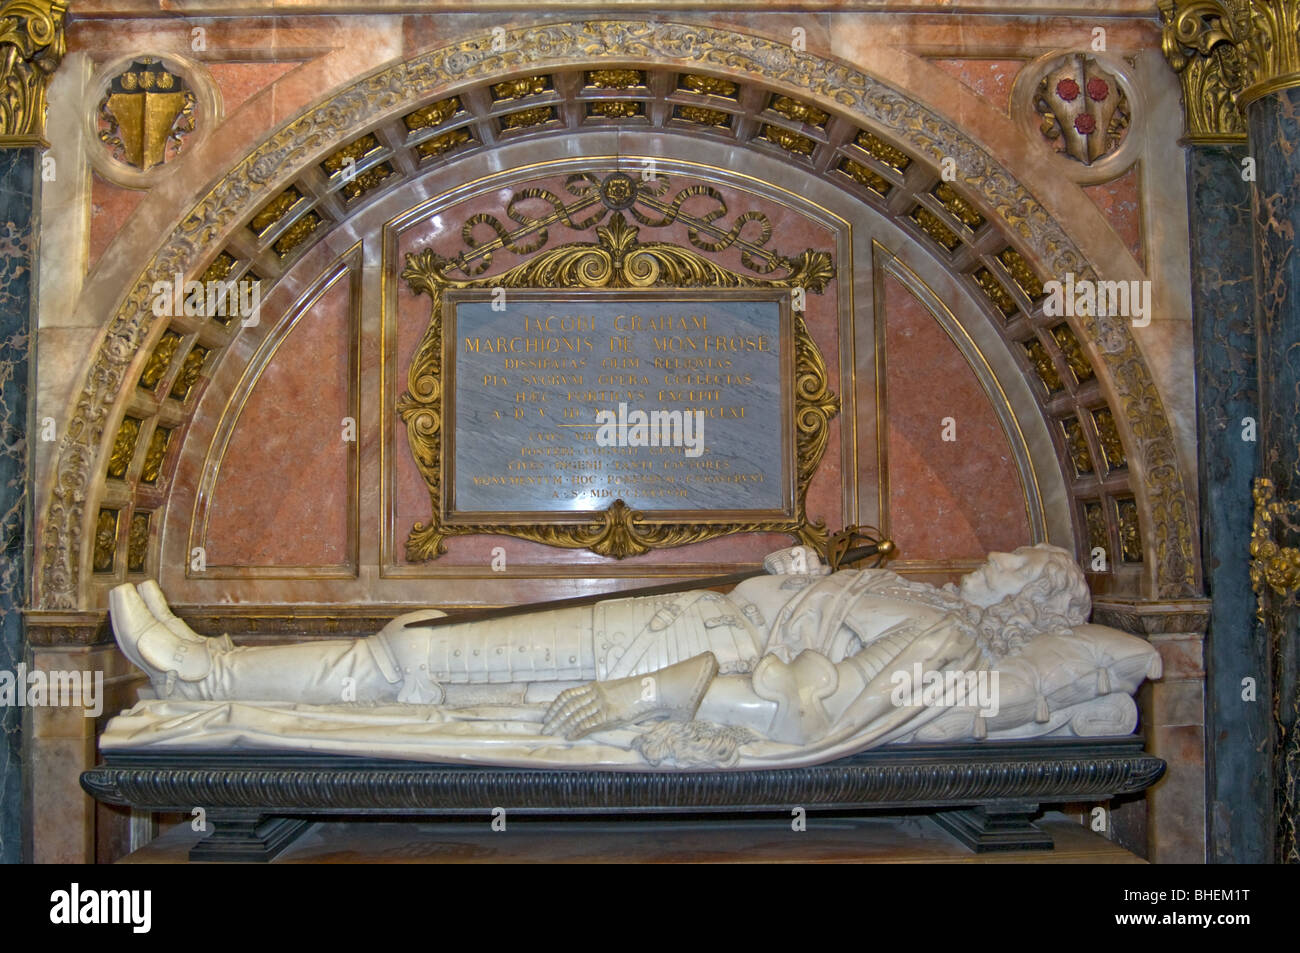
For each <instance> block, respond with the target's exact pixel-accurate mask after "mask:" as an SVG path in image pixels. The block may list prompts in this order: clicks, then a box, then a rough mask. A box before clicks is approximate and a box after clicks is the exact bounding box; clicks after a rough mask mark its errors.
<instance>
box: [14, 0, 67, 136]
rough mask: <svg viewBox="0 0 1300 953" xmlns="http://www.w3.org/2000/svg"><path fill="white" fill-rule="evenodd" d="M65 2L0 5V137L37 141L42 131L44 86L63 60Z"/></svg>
mask: <svg viewBox="0 0 1300 953" xmlns="http://www.w3.org/2000/svg"><path fill="white" fill-rule="evenodd" d="M66 11H67V4H65V3H57V2H50V0H9V2H8V3H4V4H3V5H0V50H3V51H4V56H3V58H0V71H3V78H4V92H3V94H0V137H4V138H5V139H24V140H28V141H30V140H32V139H39V138H40V137H41V136H43V135H44V133H45V84H46V83H47V82H48V81H49V78H50V74H51V73H53V72H54V70H55V69H56V68H57V67H58V65H59V62H60V61H61V60H62V59H63V53H64V51H65V46H64V42H63V15H64V13H65V12H66Z"/></svg>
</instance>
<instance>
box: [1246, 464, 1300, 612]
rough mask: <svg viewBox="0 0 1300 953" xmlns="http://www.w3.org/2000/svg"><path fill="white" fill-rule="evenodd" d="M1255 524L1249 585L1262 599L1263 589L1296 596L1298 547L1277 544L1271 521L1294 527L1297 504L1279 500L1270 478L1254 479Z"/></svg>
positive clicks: (1299, 563)
mask: <svg viewBox="0 0 1300 953" xmlns="http://www.w3.org/2000/svg"><path fill="white" fill-rule="evenodd" d="M1253 495H1254V497H1255V524H1254V526H1253V528H1252V529H1251V534H1250V584H1251V587H1252V588H1253V589H1254V590H1255V593H1256V595H1258V596H1259V597H1260V599H1261V606H1262V599H1263V596H1264V591H1265V590H1266V589H1272V590H1273V592H1275V593H1277V594H1278V595H1279V596H1283V597H1285V598H1288V599H1293V598H1295V596H1296V594H1297V593H1300V549H1297V548H1296V547H1294V546H1279V545H1278V544H1277V542H1276V541H1275V540H1274V538H1273V521H1274V520H1277V521H1278V522H1279V523H1281V524H1283V525H1284V526H1287V527H1290V528H1292V529H1295V528H1297V521H1300V503H1295V502H1281V501H1279V500H1278V499H1277V491H1276V490H1275V488H1274V486H1273V481H1272V480H1268V479H1265V478H1263V477H1260V478H1259V479H1257V480H1256V481H1255V490H1254V494H1253Z"/></svg>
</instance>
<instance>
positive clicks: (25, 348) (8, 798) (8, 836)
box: [0, 0, 66, 863]
mask: <svg viewBox="0 0 1300 953" xmlns="http://www.w3.org/2000/svg"><path fill="white" fill-rule="evenodd" d="M65 9H66V5H65V4H63V3H58V2H51V0H6V2H0V670H2V671H7V672H11V673H12V672H16V670H17V666H18V664H19V663H20V662H21V661H23V655H24V648H25V647H24V639H23V621H22V609H23V607H24V606H25V605H26V603H27V594H28V592H29V591H30V578H29V577H30V574H31V509H32V500H31V492H30V489H31V461H30V441H31V437H32V431H31V428H30V412H31V407H30V400H31V387H30V382H31V376H30V372H31V367H32V364H31V354H30V351H31V344H32V341H33V339H34V337H35V335H34V333H33V331H34V328H35V324H34V316H35V314H36V309H35V297H36V261H37V245H38V241H39V237H40V220H39V214H38V210H39V208H40V186H41V153H42V147H43V145H44V144H43V142H42V141H41V138H40V137H41V134H42V132H43V131H44V127H45V84H46V82H47V81H48V79H49V76H50V74H51V73H52V72H53V71H54V70H55V68H56V67H57V66H58V65H59V61H60V60H61V59H62V58H63V51H64V45H63V16H64V12H65ZM22 712H23V709H22V708H17V707H4V708H0V732H3V736H4V742H3V745H0V863H15V862H17V861H19V860H21V859H22V850H23V844H22V841H23V837H22V824H23V804H22V790H23V784H22V771H23V767H24V765H23V762H22Z"/></svg>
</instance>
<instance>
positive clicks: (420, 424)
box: [397, 173, 839, 562]
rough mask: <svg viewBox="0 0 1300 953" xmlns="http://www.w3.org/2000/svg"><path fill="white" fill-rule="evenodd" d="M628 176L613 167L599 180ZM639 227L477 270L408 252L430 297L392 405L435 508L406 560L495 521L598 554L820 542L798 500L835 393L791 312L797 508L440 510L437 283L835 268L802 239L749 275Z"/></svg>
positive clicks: (765, 284) (769, 281) (520, 284)
mask: <svg viewBox="0 0 1300 953" xmlns="http://www.w3.org/2000/svg"><path fill="white" fill-rule="evenodd" d="M621 181H630V180H628V179H627V177H626V176H622V175H620V174H618V173H616V174H615V175H613V176H610V178H609V179H607V180H606V184H609V183H612V182H621ZM638 231H639V229H638V228H636V227H635V226H632V225H629V224H628V222H627V219H626V218H624V216H623V213H622V211H617V212H615V213H614V214H613V216H612V217H611V218H610V220H609V223H608V225H602V226H598V227H597V229H596V235H597V241H596V242H572V243H570V244H566V245H560V246H558V247H556V248H553V249H550V250H546V251H541V252H538V253H537V254H535V255H534V256H533V257H532V258H530V259H529V260H527V261H524V262H522V263H520V264H518V265H516V266H514V267H513V268H511V269H509V270H508V271H506V272H503V273H502V274H499V275H493V276H490V277H485V278H474V279H454V278H451V277H449V276H448V274H447V272H448V271H449V270H451V269H453V268H456V269H463V268H464V267H465V263H464V262H463V261H462V262H456V261H453V260H449V259H446V258H442V257H439V256H438V255H436V254H434V253H433V251H432V250H430V249H425V250H423V251H422V252H419V253H412V254H409V255H407V262H406V268H405V269H404V270H403V272H402V277H403V278H405V279H406V281H407V282H408V283H409V284H410V286H411V288H412V290H414V291H415V292H417V293H421V292H422V293H426V294H428V295H429V296H430V297H431V298H432V299H433V309H432V313H431V316H430V319H429V326H428V328H427V329H426V331H425V334H424V337H423V338H422V339H421V341H420V344H419V347H418V348H417V350H416V353H415V357H414V358H413V359H412V361H411V368H410V371H409V374H408V381H407V387H408V389H407V391H406V393H404V394H403V395H402V396H401V398H400V399H399V400H398V404H397V412H398V414H399V415H400V416H401V418H402V420H403V421H404V422H405V424H406V428H407V438H408V441H409V443H410V447H411V452H412V454H413V455H414V457H415V461H416V466H417V467H418V468H419V470H420V474H421V475H422V476H423V477H424V481H425V484H426V486H427V487H428V490H429V495H430V499H431V501H432V504H433V515H432V518H431V519H430V521H429V522H428V523H417V524H416V525H415V527H414V528H413V529H412V530H411V534H410V536H409V538H408V539H407V544H406V558H407V559H408V560H410V561H412V562H420V561H424V560H429V559H435V558H437V557H438V556H439V555H441V554H442V553H443V552H445V551H446V547H445V545H444V540H445V539H446V538H447V537H448V536H453V535H457V536H458V535H468V534H479V533H492V534H501V535H508V536H516V537H519V538H522V539H528V540H532V541H533V542H539V543H544V544H546V545H548V546H557V547H562V548H566V549H588V550H590V551H592V552H594V553H597V554H599V555H601V556H611V557H614V558H616V559H622V558H624V557H627V556H639V555H641V554H643V553H646V552H649V551H650V550H651V549H658V548H665V547H671V546H683V545H686V544H688V543H696V542H700V541H702V540H706V539H712V538H714V537H716V536H722V535H726V534H730V533H747V532H784V533H790V534H792V535H794V536H796V537H797V538H798V539H799V540H800V542H802V543H805V544H807V545H809V546H813V547H816V549H817V551H818V552H822V551H824V549H825V545H826V527H825V525H824V524H822V523H820V522H810V521H809V520H808V519H807V516H806V513H805V509H804V504H805V500H806V497H807V493H808V484H809V482H810V481H811V479H812V476H813V474H814V473H815V472H816V470H817V465H818V464H819V463H820V462H821V458H822V455H823V454H824V453H825V452H826V443H827V440H828V439H829V436H830V421H831V419H832V418H833V417H834V416H835V415H836V414H837V413H838V412H839V398H838V397H837V396H836V395H835V394H833V393H831V391H830V389H829V388H828V386H827V380H826V362H825V360H824V359H823V357H822V355H821V352H820V351H819V350H818V349H817V345H816V344H815V343H814V342H813V340H812V337H811V336H810V335H809V334H808V329H807V327H806V326H805V324H804V322H803V319H802V318H801V317H800V316H799V315H798V314H797V313H796V314H795V315H794V322H793V324H794V349H795V371H794V388H795V456H796V468H795V472H796V478H795V479H796V483H795V500H794V518H793V519H789V520H765V521H759V522H745V523H726V524H714V523H709V524H696V523H664V522H656V521H654V520H653V519H651V518H649V517H647V516H645V515H643V514H642V513H640V512H639V511H637V510H634V509H632V508H630V507H628V506H627V505H626V504H625V503H624V502H623V501H622V500H615V501H614V503H613V504H612V505H611V506H610V507H609V508H608V509H606V510H604V511H603V513H601V514H600V516H599V518H598V519H596V520H595V521H594V522H592V523H590V524H587V525H579V526H574V525H572V524H567V523H566V524H546V523H542V524H540V525H529V526H518V525H505V524H476V525H471V526H462V525H457V526H448V525H445V524H444V523H442V522H441V517H440V514H441V512H442V505H441V503H442V490H443V474H442V472H441V446H442V439H443V425H444V418H443V394H442V382H443V379H444V378H443V367H442V347H443V332H442V324H443V305H444V292H445V291H447V290H452V289H454V290H461V289H468V288H489V287H491V288H516V289H519V288H553V289H596V288H630V289H641V288H691V289H703V288H708V289H714V288H803V289H805V291H808V292H812V293H815V294H820V293H821V292H823V291H824V290H825V288H826V285H827V283H828V282H829V281H830V280H831V279H832V278H833V277H834V267H833V265H832V263H831V260H830V256H829V255H828V254H827V253H825V252H817V251H804V252H802V253H800V254H799V255H798V256H797V257H795V258H793V259H790V258H784V257H779V258H778V261H779V262H780V266H781V268H782V270H783V272H784V273H783V274H781V275H779V276H777V277H771V278H757V277H751V276H749V275H743V274H738V273H736V272H733V271H731V270H729V269H726V268H723V267H722V266H720V265H717V264H715V263H714V262H713V261H711V260H710V259H708V258H706V257H704V256H703V255H700V254H699V253H697V252H695V251H693V250H691V249H689V248H683V247H681V246H678V245H673V244H670V243H668V242H641V241H639V240H638V238H637V234H638Z"/></svg>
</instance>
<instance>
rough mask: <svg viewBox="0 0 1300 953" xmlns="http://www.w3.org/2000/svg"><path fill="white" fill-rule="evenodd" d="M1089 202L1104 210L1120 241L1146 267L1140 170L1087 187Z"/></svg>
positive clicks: (1134, 168) (1134, 167)
mask: <svg viewBox="0 0 1300 953" xmlns="http://www.w3.org/2000/svg"><path fill="white" fill-rule="evenodd" d="M1083 191H1084V192H1086V193H1087V195H1088V198H1090V199H1092V201H1093V202H1094V203H1095V204H1096V206H1097V208H1099V209H1101V212H1102V214H1103V215H1105V216H1106V221H1108V222H1110V227H1111V228H1113V229H1114V230H1115V234H1116V235H1118V236H1119V237H1120V239H1121V240H1122V241H1123V242H1124V244H1125V245H1126V246H1127V247H1128V250H1129V251H1131V252H1132V253H1133V257H1134V258H1136V259H1137V260H1138V264H1140V265H1142V266H1143V267H1145V266H1146V256H1145V255H1144V254H1143V250H1142V216H1141V212H1140V209H1141V207H1142V196H1141V185H1140V179H1139V176H1138V167H1137V166H1133V168H1131V169H1129V170H1128V171H1127V172H1125V173H1124V174H1123V175H1121V176H1120V177H1119V178H1118V179H1112V180H1111V181H1109V182H1103V183H1101V184H1100V185H1089V186H1085V187H1084V190H1083Z"/></svg>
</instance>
